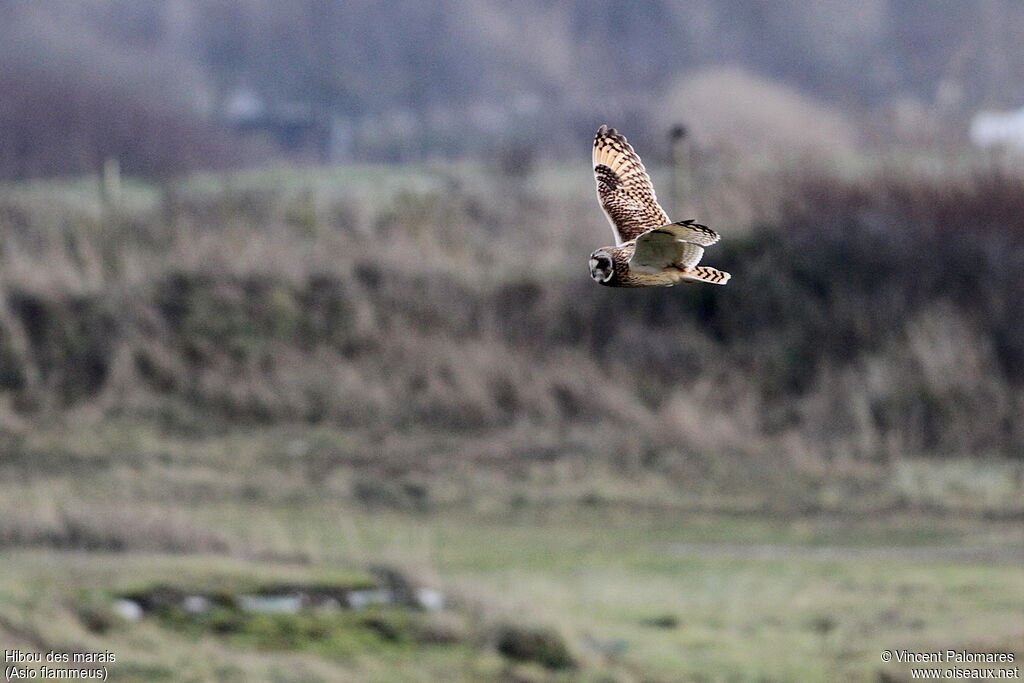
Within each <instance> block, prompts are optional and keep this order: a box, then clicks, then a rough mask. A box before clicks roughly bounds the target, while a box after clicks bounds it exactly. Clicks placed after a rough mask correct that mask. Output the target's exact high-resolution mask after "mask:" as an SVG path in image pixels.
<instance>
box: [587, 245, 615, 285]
mask: <svg viewBox="0 0 1024 683" xmlns="http://www.w3.org/2000/svg"><path fill="white" fill-rule="evenodd" d="M614 275H615V262H614V261H613V260H612V257H611V254H609V253H608V252H606V251H605V250H604V249H598V250H597V251H595V252H594V253H593V254H591V255H590V277H592V278H594V280H596V281H597V282H599V283H601V284H602V285H603V284H607V283H608V281H609V280H611V279H612V276H614Z"/></svg>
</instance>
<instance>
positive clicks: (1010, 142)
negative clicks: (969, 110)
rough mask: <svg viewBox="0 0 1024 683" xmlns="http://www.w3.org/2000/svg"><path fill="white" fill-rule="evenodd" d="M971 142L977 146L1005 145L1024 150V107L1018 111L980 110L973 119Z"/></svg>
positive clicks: (1005, 146) (1019, 150)
mask: <svg viewBox="0 0 1024 683" xmlns="http://www.w3.org/2000/svg"><path fill="white" fill-rule="evenodd" d="M970 136H971V143H972V144H973V145H974V146H976V147H982V148H990V147H1004V148H1007V149H1012V150H1014V151H1018V152H1024V108H1021V109H1017V110H1016V111H1007V112H1002V111H979V112H978V113H977V114H975V115H974V118H973V119H971V129H970Z"/></svg>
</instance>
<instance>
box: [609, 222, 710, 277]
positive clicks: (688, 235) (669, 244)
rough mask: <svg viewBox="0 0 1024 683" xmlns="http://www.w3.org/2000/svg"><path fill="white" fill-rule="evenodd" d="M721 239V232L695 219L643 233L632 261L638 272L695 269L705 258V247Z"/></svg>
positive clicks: (639, 237) (632, 265)
mask: <svg viewBox="0 0 1024 683" xmlns="http://www.w3.org/2000/svg"><path fill="white" fill-rule="evenodd" d="M718 239H719V237H718V233H717V232H715V231H714V230H712V229H711V228H709V227H708V226H706V225H701V224H700V223H695V222H693V221H692V220H689V221H679V222H678V223H669V224H668V225H662V226H660V227H658V228H655V229H654V230H648V231H647V232H644V233H641V234H640V235H639V236H638V237H637V238H636V249H635V250H634V251H633V256H632V258H631V259H630V260H629V265H630V267H631V268H634V269H636V270H641V271H643V270H650V271H653V272H657V271H660V270H661V269H662V268H666V267H668V266H675V267H677V268H683V269H687V268H693V267H694V266H696V265H697V264H698V263H700V259H701V257H703V256H704V247H709V246H711V245H712V244H714V243H715V242H717V241H718Z"/></svg>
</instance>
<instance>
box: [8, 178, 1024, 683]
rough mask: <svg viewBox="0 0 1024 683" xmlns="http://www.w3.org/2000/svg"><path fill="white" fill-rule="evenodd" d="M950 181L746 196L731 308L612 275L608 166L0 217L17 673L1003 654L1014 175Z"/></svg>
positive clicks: (1017, 387) (828, 661) (68, 185)
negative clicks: (21, 666)
mask: <svg viewBox="0 0 1024 683" xmlns="http://www.w3.org/2000/svg"><path fill="white" fill-rule="evenodd" d="M971 163H972V164H973V163H974V162H973V161H972V162H971ZM918 166H921V167H920V168H918ZM928 168H930V167H928V166H927V165H920V164H918V165H913V164H904V165H903V166H898V167H897V166H894V167H881V168H877V167H874V168H869V169H861V168H860V166H856V165H851V167H850V168H849V169H846V170H844V171H843V172H842V173H839V172H838V171H836V172H833V173H831V174H828V173H816V172H814V171H813V170H808V169H806V168H805V169H802V170H800V171H799V172H797V171H785V170H779V171H778V172H775V171H773V169H770V168H761V167H758V168H754V169H745V170H744V169H741V168H733V167H726V166H725V165H723V167H722V168H719V169H718V170H719V171H721V173H719V174H718V175H714V174H712V175H713V177H714V179H715V183H714V185H715V190H714V191H713V192H709V193H707V194H702V195H701V199H702V204H703V207H702V210H701V212H700V213H699V214H698V215H699V217H703V216H704V215H707V216H709V217H710V218H709V219H708V221H709V223H713V224H714V225H715V226H716V227H719V228H720V229H721V231H722V232H723V235H724V238H723V240H722V243H721V244H720V245H716V246H715V247H714V249H715V251H714V252H713V253H714V261H712V260H711V254H712V252H710V251H709V259H708V261H709V263H711V264H712V265H715V266H720V267H723V268H726V269H728V270H731V271H732V272H733V273H734V279H733V281H732V282H730V284H729V286H728V287H726V288H719V289H716V290H714V291H712V290H710V289H709V288H703V289H700V288H673V289H671V290H668V291H657V292H612V291H608V290H607V289H604V288H599V287H596V286H595V285H594V284H593V283H592V282H590V281H589V278H588V277H587V274H586V259H585V256H586V255H587V254H588V253H589V252H590V251H591V250H592V249H593V248H594V247H595V246H599V245H600V244H605V243H606V242H607V241H608V240H609V239H610V236H609V234H608V231H607V227H606V225H605V222H604V218H603V217H602V216H601V214H600V212H599V209H598V207H597V205H596V202H595V201H594V199H593V196H592V193H593V189H592V179H591V178H590V176H589V173H588V172H584V171H585V167H584V169H583V171H580V172H578V173H577V172H576V171H571V172H570V171H566V170H565V169H562V168H556V167H550V168H538V169H537V170H536V171H533V172H530V173H518V174H517V173H510V172H509V171H508V170H507V169H506V170H502V169H496V168H485V167H479V166H465V167H463V166H458V165H434V166H418V167H402V168H387V167H353V168H342V169H312V170H310V169H285V168H282V169H271V170H264V171H259V172H252V173H234V174H225V175H219V174H213V175H205V174H204V175H196V176H192V177H188V178H182V179H178V180H176V181H174V182H165V183H161V184H155V183H144V182H139V181H134V180H130V179H129V180H127V181H126V182H125V183H123V185H122V195H121V197H120V198H119V199H118V200H117V201H112V200H109V199H108V200H107V201H106V202H104V201H103V200H101V199H100V196H99V195H98V193H97V192H96V185H95V182H94V181H93V180H82V179H77V180H70V181H61V182H57V181H53V182H38V183H27V184H20V185H11V186H4V187H2V188H0V643H2V645H3V648H5V649H6V650H21V651H23V652H30V653H40V654H41V655H43V656H45V655H46V654H47V653H49V652H50V651H51V650H54V651H55V652H57V653H67V654H69V655H72V654H74V653H85V652H96V653H107V652H109V653H113V654H114V656H115V658H116V661H114V662H110V663H109V664H108V668H107V670H108V673H109V675H110V677H111V678H112V679H114V680H125V681H136V680H140V681H141V680H184V681H191V680H199V681H206V680H210V681H221V680H227V681H231V680H237V681H250V680H266V681H316V680H322V681H336V680H351V681H405V680H412V681H417V680H419V681H435V680H466V681H477V680H479V681H486V680H500V681H547V680H551V681H576V680H583V681H595V682H596V681H622V682H623V683H625V682H631V681H637V682H639V681H666V682H668V681H815V680H820V681H831V680H860V681H872V680H878V681H890V680H905V679H908V678H909V676H910V668H909V665H906V664H900V663H898V662H895V663H893V662H890V663H888V664H885V663H883V662H882V661H881V658H880V655H881V653H882V651H883V650H886V649H888V650H898V651H902V650H908V651H911V652H918V651H922V652H923V651H933V650H936V649H938V650H945V649H954V650H969V651H984V652H1010V651H1013V652H1014V653H1015V655H1016V657H1017V661H1020V659H1021V657H1024V653H1022V652H1021V649H1022V644H1024V569H1022V567H1024V527H1022V525H1021V520H1022V519H1024V460H1022V458H1021V453H1022V452H1024V451H1022V448H1024V445H1022V444H1024V428H1022V425H1021V422H1020V420H1019V415H1020V414H1021V411H1022V408H1024V343H1022V340H1024V328H1022V327H1021V324H1022V323H1021V321H1022V320H1024V314H1022V311H1024V308H1022V305H1024V304H1022V302H1024V278H1022V277H1021V273H1022V272H1024V269H1022V268H1020V267H1019V266H1020V264H1021V263H1022V261H1021V258H1024V257H1022V254H1024V246H1022V245H1024V224H1022V223H1021V222H1020V216H1022V215H1024V205H1022V204H1021V199H1020V197H1022V196H1024V192H1022V189H1024V173H1021V171H1020V170H1019V169H1014V168H1012V167H1002V166H996V165H993V166H979V167H977V168H975V167H974V166H973V165H970V164H968V165H965V166H964V167H951V168H947V169H946V170H945V171H944V172H942V173H932V172H930V171H927V169H928ZM712 170H714V169H712ZM655 175H656V176H658V172H657V171H655ZM659 177H664V175H661V176H659ZM656 180H658V178H656ZM711 218H714V220H711ZM275 586H276V588H275ZM282 586H284V587H288V586H290V588H287V589H286V588H283V587H282ZM419 589H433V590H435V591H440V595H441V596H443V597H444V607H443V609H435V608H434V607H436V604H435V605H434V606H433V607H431V604H432V603H428V602H422V601H421V600H420V598H416V599H412V598H411V597H409V596H418V595H419V593H418V592H416V591H417V590H419ZM367 590H369V591H370V592H369V593H365V594H364V593H360V591H367ZM275 591H276V592H275ZM373 591H377V593H374V592H373ZM382 591H383V593H382ZM385 593H386V594H387V595H388V596H390V597H389V598H388V599H387V600H383V601H381V604H374V605H369V606H359V607H358V608H352V609H339V606H343V605H342V603H345V604H348V602H350V601H351V600H352V599H354V598H352V597H351V596H357V597H358V596H362V597H361V598H359V599H360V600H364V601H365V600H369V599H370V598H367V597H366V596H367V595H381V594H385ZM293 594H295V595H301V596H304V597H303V598H302V599H305V600H307V603H308V606H309V609H303V610H300V611H298V612H294V613H293V612H289V611H277V612H267V611H260V610H258V609H257V610H254V609H253V608H251V607H247V605H252V604H263V603H260V600H275V599H276V600H280V599H281V598H282V595H284V597H285V598H287V597H288V596H291V595H293ZM321 594H322V595H321ZM315 595H321V597H322V596H323V595H327V596H330V598H331V600H334V601H335V602H334V603H330V601H327V602H323V603H322V604H321V603H320V602H315V601H314V599H313V597H311V596H315ZM254 596H255V597H254ZM396 596H399V597H400V596H405V597H402V598H401V599H399V597H396ZM124 600H129V601H131V603H132V604H134V605H136V608H138V609H140V610H141V611H142V612H143V615H142V617H141V618H140V619H137V620H132V619H131V617H132V615H131V614H130V610H131V609H132V608H131V607H130V606H126V604H125V603H124V602H119V601H124ZM253 600H256V602H255V603H254V602H253ZM317 600H319V598H317ZM417 601H420V602H422V604H420V602H417ZM143 603H145V607H143V606H142V605H143ZM278 604H280V603H278ZM352 604H353V605H355V604H356V603H354V602H353V603H352ZM197 605H198V607H197ZM126 609H128V610H129V612H125V611H124V610H126ZM135 616H137V615H135ZM44 663H45V662H44ZM36 669H38V666H36Z"/></svg>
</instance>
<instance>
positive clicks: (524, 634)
mask: <svg viewBox="0 0 1024 683" xmlns="http://www.w3.org/2000/svg"><path fill="white" fill-rule="evenodd" d="M496 647H497V649H498V652H500V653H501V654H503V655H505V656H506V657H508V658H509V659H513V660H516V661H519V662H536V663H538V664H540V665H542V666H544V667H546V668H548V669H572V668H574V667H575V666H576V660H575V659H573V657H572V655H571V654H570V653H569V647H568V646H567V645H566V643H565V640H564V639H563V638H562V636H560V635H559V634H558V633H557V632H556V631H553V630H551V629H543V628H530V627H525V626H515V625H511V624H505V625H503V626H499V627H498V632H497V635H496Z"/></svg>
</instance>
